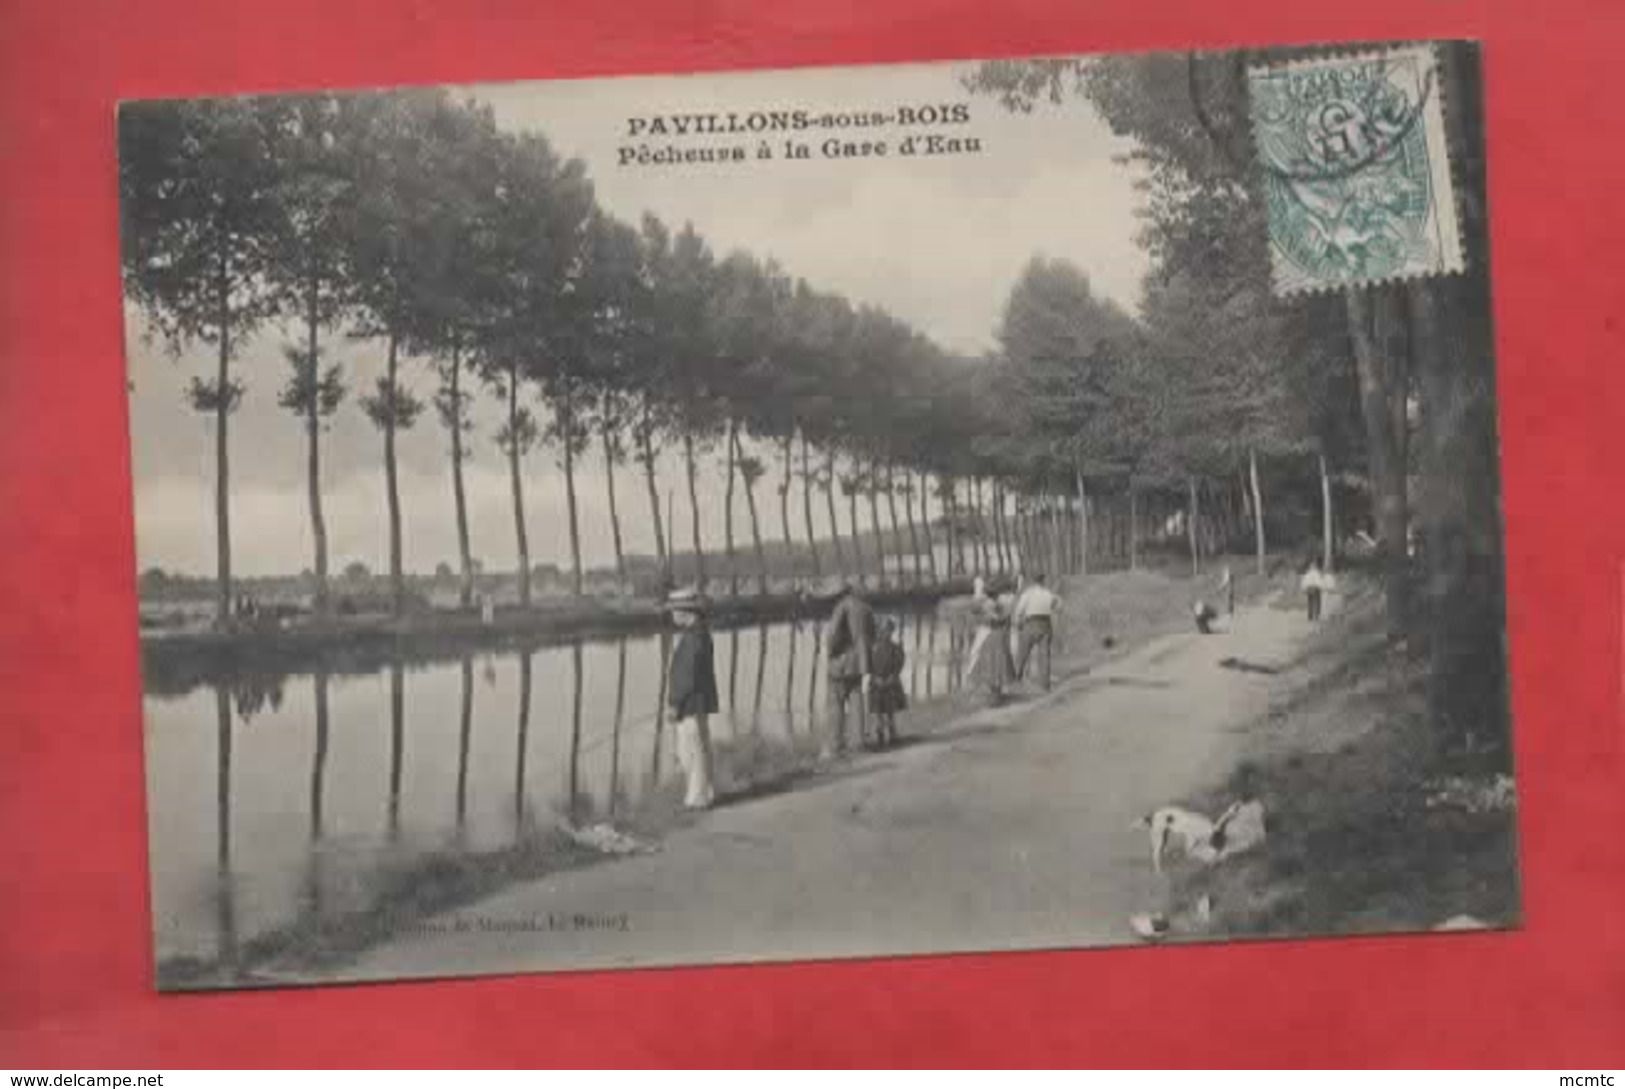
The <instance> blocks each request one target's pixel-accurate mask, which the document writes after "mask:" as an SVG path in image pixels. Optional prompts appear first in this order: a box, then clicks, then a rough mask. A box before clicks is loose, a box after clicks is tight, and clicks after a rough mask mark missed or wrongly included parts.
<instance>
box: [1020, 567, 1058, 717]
mask: <svg viewBox="0 0 1625 1089" xmlns="http://www.w3.org/2000/svg"><path fill="white" fill-rule="evenodd" d="M1060 611H1061V598H1060V595H1058V594H1056V593H1055V592H1054V591H1053V590H1051V589H1050V588H1049V587H1047V586H1045V585H1044V576H1043V575H1042V574H1037V575H1034V576H1033V581H1032V585H1030V586H1028V587H1027V588H1026V589H1024V590H1022V591H1021V596H1020V597H1018V598H1016V609H1015V616H1014V617H1013V619H1014V620H1015V624H1016V631H1017V633H1018V634H1017V639H1018V641H1017V644H1016V676H1017V677H1018V678H1025V677H1026V676H1027V658H1028V656H1029V655H1030V654H1032V652H1033V650H1034V648H1037V647H1042V648H1043V651H1044V671H1043V673H1042V675H1041V676H1042V683H1043V685H1044V691H1046V692H1048V691H1049V686H1050V658H1051V655H1052V653H1053V651H1054V647H1055V621H1056V620H1057V619H1058V618H1059V614H1060Z"/></svg>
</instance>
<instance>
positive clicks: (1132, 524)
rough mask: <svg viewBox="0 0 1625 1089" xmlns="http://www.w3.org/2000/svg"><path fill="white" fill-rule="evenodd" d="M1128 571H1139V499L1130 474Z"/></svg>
mask: <svg viewBox="0 0 1625 1089" xmlns="http://www.w3.org/2000/svg"><path fill="white" fill-rule="evenodd" d="M1128 569H1129V570H1130V571H1138V570H1139V569H1140V497H1139V494H1138V490H1137V489H1136V488H1135V487H1134V477H1133V475H1132V474H1131V475H1130V476H1129V478H1128Z"/></svg>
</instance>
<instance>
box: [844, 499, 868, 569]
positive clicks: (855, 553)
mask: <svg viewBox="0 0 1625 1089" xmlns="http://www.w3.org/2000/svg"><path fill="white" fill-rule="evenodd" d="M841 490H842V491H846V489H845V488H844V487H843V488H842V489H841ZM846 517H847V523H846V524H847V525H848V526H851V527H852V539H851V542H850V543H851V545H852V567H853V568H854V569H855V570H856V571H857V573H858V584H859V585H863V584H864V583H865V582H866V581H867V580H868V577H869V569H868V565H867V564H865V563H864V559H863V544H862V538H861V536H860V535H859V533H858V489H857V487H856V486H854V487H853V488H852V490H851V491H847V492H846Z"/></svg>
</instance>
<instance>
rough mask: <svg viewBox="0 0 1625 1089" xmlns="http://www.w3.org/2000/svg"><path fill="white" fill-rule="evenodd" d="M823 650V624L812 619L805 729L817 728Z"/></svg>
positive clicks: (813, 730)
mask: <svg viewBox="0 0 1625 1089" xmlns="http://www.w3.org/2000/svg"><path fill="white" fill-rule="evenodd" d="M823 652H824V625H822V624H820V623H818V622H817V621H816V620H815V621H813V658H812V668H811V669H809V670H808V671H807V729H808V730H809V731H812V732H814V733H816V732H817V730H818V659H819V657H820V656H821V655H822V654H823Z"/></svg>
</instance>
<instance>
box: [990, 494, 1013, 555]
mask: <svg viewBox="0 0 1625 1089" xmlns="http://www.w3.org/2000/svg"><path fill="white" fill-rule="evenodd" d="M987 490H988V506H989V508H990V509H991V510H992V512H993V518H992V522H993V563H994V565H995V566H996V567H997V568H998V570H999V574H1001V575H1004V574H1008V573H1009V571H1010V564H1009V560H1008V557H1007V556H1006V554H1005V548H1004V510H1003V507H1004V493H1003V492H1001V491H1000V490H999V482H998V480H997V479H993V480H990V481H988V489H987Z"/></svg>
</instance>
